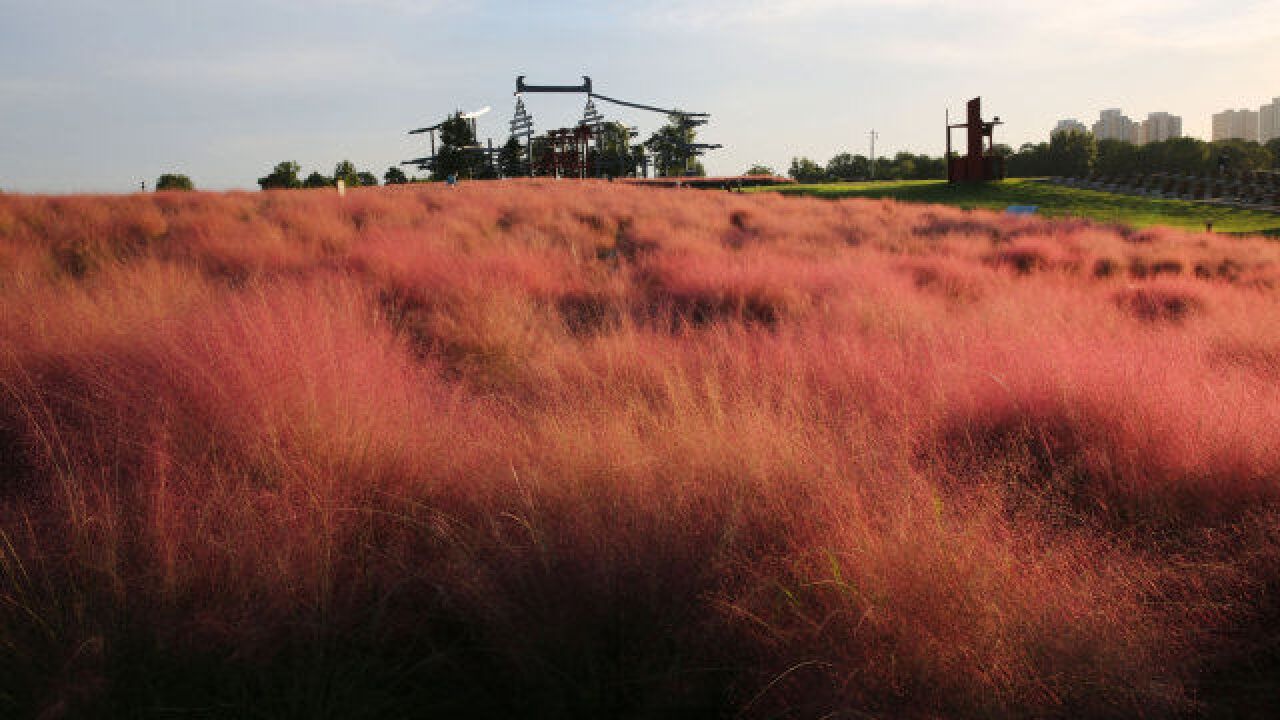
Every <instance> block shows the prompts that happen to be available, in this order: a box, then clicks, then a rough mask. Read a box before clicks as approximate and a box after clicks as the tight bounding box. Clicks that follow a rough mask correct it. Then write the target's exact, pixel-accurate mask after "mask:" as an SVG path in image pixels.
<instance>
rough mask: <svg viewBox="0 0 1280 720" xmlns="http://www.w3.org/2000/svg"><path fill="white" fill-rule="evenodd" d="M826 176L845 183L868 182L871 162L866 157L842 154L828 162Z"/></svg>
mask: <svg viewBox="0 0 1280 720" xmlns="http://www.w3.org/2000/svg"><path fill="white" fill-rule="evenodd" d="M793 167H794V165H793ZM826 175H827V177H829V178H830V179H832V180H843V181H845V182H848V181H851V180H866V179H867V178H869V177H871V162H870V161H869V160H867V157H866V156H865V155H852V154H850V153H847V152H844V153H840V154H838V155H836V156H835V157H833V158H831V159H830V160H828V161H827V169H826Z"/></svg>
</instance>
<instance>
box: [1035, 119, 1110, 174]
mask: <svg viewBox="0 0 1280 720" xmlns="http://www.w3.org/2000/svg"><path fill="white" fill-rule="evenodd" d="M1097 158H1098V141H1097V140H1095V139H1094V137H1093V133H1086V132H1080V131H1079V130H1063V131H1059V132H1055V133H1053V134H1052V135H1050V136H1049V158H1048V159H1049V167H1048V168H1047V170H1048V171H1049V173H1048V174H1051V175H1065V176H1068V177H1084V176H1086V175H1088V174H1089V173H1090V172H1091V171H1092V170H1093V165H1094V162H1095V161H1096V160H1097Z"/></svg>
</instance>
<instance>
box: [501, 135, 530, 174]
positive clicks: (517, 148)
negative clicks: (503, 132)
mask: <svg viewBox="0 0 1280 720" xmlns="http://www.w3.org/2000/svg"><path fill="white" fill-rule="evenodd" d="M498 169H500V170H501V171H502V175H503V177H521V176H524V175H528V174H529V163H528V162H527V161H526V159H525V156H524V146H523V145H521V144H520V139H519V138H517V137H516V136H515V135H512V136H511V137H509V138H507V143H506V144H505V145H503V146H502V150H501V151H500V152H499V153H498Z"/></svg>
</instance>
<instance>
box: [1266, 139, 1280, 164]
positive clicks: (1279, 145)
mask: <svg viewBox="0 0 1280 720" xmlns="http://www.w3.org/2000/svg"><path fill="white" fill-rule="evenodd" d="M1265 147H1266V148H1267V151H1268V152H1270V153H1271V167H1273V168H1276V169H1277V170H1280V137H1276V138H1271V139H1270V140H1268V141H1267V144H1266V145H1265Z"/></svg>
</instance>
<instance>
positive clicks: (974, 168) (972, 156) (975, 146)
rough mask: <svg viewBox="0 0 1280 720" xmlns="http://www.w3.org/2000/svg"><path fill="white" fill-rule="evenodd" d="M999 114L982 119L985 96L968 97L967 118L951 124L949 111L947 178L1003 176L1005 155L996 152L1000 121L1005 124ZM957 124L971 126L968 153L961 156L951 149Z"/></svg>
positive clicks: (982, 179)
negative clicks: (961, 121)
mask: <svg viewBox="0 0 1280 720" xmlns="http://www.w3.org/2000/svg"><path fill="white" fill-rule="evenodd" d="M1002 124H1003V123H1002V122H1000V118H999V117H996V118H995V119H994V120H992V121H991V122H984V121H983V120H982V98H980V97H976V98H974V99H972V100H970V101H969V105H968V118H967V122H963V123H958V124H954V125H953V124H952V123H951V113H950V112H948V113H947V181H948V182H952V183H959V182H989V181H991V180H1003V179H1004V158H1003V157H1000V156H999V155H997V154H996V152H995V141H994V137H993V136H994V134H995V128H996V126H997V125H1002ZM958 128H965V129H966V130H968V133H967V135H968V144H967V150H968V154H966V155H965V156H964V157H958V156H955V155H953V154H952V152H951V131H952V130H954V129H958Z"/></svg>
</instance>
